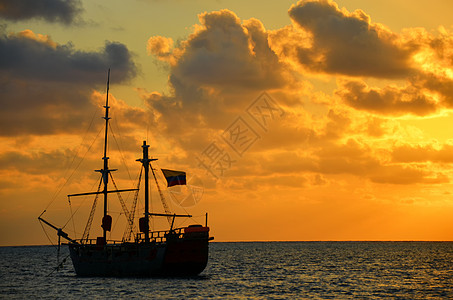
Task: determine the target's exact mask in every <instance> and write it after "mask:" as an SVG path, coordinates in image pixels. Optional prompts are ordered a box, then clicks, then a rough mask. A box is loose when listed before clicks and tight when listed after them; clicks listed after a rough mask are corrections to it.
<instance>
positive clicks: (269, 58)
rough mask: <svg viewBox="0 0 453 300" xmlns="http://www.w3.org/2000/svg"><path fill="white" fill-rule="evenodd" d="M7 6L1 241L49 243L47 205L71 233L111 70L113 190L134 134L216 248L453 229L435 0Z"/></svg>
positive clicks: (445, 8) (452, 45)
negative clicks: (191, 191)
mask: <svg viewBox="0 0 453 300" xmlns="http://www.w3.org/2000/svg"><path fill="white" fill-rule="evenodd" d="M54 1H55V2H56V3H57V2H59V1H57V0H54ZM22 2H23V1H15V2H14V3H15V4H7V5H4V6H3V7H2V8H0V24H1V26H0V29H1V31H2V36H1V39H0V57H1V58H0V85H1V89H0V93H1V94H0V102H1V110H0V245H30V244H47V243H49V240H48V239H47V237H46V235H45V234H44V232H43V230H42V229H41V226H40V225H39V223H38V221H37V217H38V216H39V215H40V214H41V212H42V211H43V210H44V209H47V212H46V214H45V215H44V217H45V218H46V219H48V220H49V221H51V222H53V223H55V224H57V225H58V226H65V229H66V230H67V231H68V232H69V233H70V234H71V235H72V236H76V237H80V235H81V231H83V226H84V222H85V221H86V219H87V213H88V211H89V209H90V207H91V200H92V199H85V198H84V199H76V198H72V199H71V206H68V199H67V197H66V195H67V194H70V193H78V192H86V191H91V190H95V189H96V185H97V180H98V173H95V172H93V170H94V169H99V168H101V167H102V160H101V157H102V150H101V147H102V140H101V139H99V138H98V139H96V137H97V136H98V137H99V136H102V134H100V132H101V131H102V126H103V123H102V119H101V118H100V117H101V116H102V114H103V112H102V105H103V101H104V99H105V82H106V74H107V69H108V68H109V67H110V68H111V70H112V71H111V86H110V99H111V106H112V110H111V111H112V117H113V119H112V123H111V125H112V126H111V127H112V130H113V132H114V134H115V135H114V136H111V137H110V144H109V150H110V153H109V156H110V158H111V159H110V164H111V167H112V168H118V169H119V171H118V172H115V174H114V176H115V178H116V181H117V183H118V185H119V188H131V187H133V186H134V179H135V178H136V176H137V174H138V172H139V165H138V163H137V162H135V159H137V158H139V157H140V156H141V151H142V150H141V147H140V146H141V144H142V141H143V140H145V139H146V140H147V141H148V143H150V144H151V152H152V155H153V156H155V157H158V158H159V161H158V165H159V167H163V168H168V169H175V170H186V171H187V176H188V181H189V183H191V184H192V186H196V187H199V188H202V190H203V193H202V196H201V197H200V196H199V195H197V199H196V200H197V203H196V204H195V205H192V204H191V203H190V205H189V204H187V205H186V206H190V207H185V208H181V207H180V206H179V205H178V203H177V201H179V200H178V199H179V198H178V199H176V200H175V199H173V201H172V195H173V196H175V195H176V194H175V193H174V192H173V193H172V194H171V195H170V194H166V196H167V201H168V203H169V205H170V206H171V208H172V209H174V210H175V211H177V212H185V211H187V212H190V213H192V214H194V215H196V216H197V218H196V220H197V221H199V222H203V214H204V212H208V213H209V225H210V227H211V230H212V231H211V232H212V234H213V235H214V236H215V240H216V241H256V240H260V241H261V240H272V241H275V240H285V241H286V240H294V241H306V240H310V241H311V240H452V239H453V222H452V221H451V220H452V214H453V195H452V192H451V188H452V183H451V182H452V179H453V173H452V172H451V167H452V163H453V140H452V139H451V137H450V136H453V135H452V134H451V132H450V131H451V130H450V129H449V128H450V127H451V126H450V124H452V122H453V116H452V113H451V110H452V108H453V50H452V49H453V28H452V24H451V21H450V19H449V16H448V14H446V12H451V11H452V9H453V7H452V4H451V3H450V2H449V1H441V0H436V1H419V2H417V4H414V3H412V1H410V2H409V1H404V0H400V1H396V0H394V1H382V2H379V4H380V5H379V6H378V5H376V4H375V1H366V3H362V2H363V1H353V0H350V1H347V0H344V1H337V2H334V1H327V0H320V1H314V0H313V1H312V0H308V1H305V0H303V1H299V2H295V1H294V2H293V1H275V2H265V3H263V4H261V2H260V1H250V2H247V4H245V3H243V2H241V1H215V3H212V2H213V1H196V2H190V4H189V1H187V2H185V1H143V0H137V1H131V4H130V6H129V4H128V7H124V2H122V1H111V4H110V5H109V6H105V3H104V2H103V1H75V0H74V1H67V2H66V5H67V7H61V6H57V5H55V6H52V7H49V8H48V9H46V10H43V11H41V10H40V8H39V6H38V5H37V6H36V7H32V6H30V5H22ZM37 2H39V1H37ZM373 3H374V4H373ZM427 12H429V14H428V13H427ZM428 16H429V17H428ZM118 147H119V148H120V150H121V151H118ZM82 158H83V160H82ZM74 170H75V171H74ZM68 178H69V180H68ZM183 192H184V193H186V194H184V193H183V195H182V196H181V195H179V196H178V197H183V198H184V197H186V195H188V194H187V191H183ZM124 197H125V199H126V201H127V203H128V204H129V203H131V201H132V196H131V195H124ZM153 199H154V200H156V195H155V192H154V194H153ZM181 199H182V198H181ZM184 199H185V198H184ZM113 201H116V199H115V200H113V199H112V204H111V206H110V210H111V214H112V216H114V218H117V219H119V221H118V222H119V223H117V225H118V226H120V225H121V222H124V220H123V221H121V218H122V217H124V216H121V215H119V211H120V208H119V205H118V204H114V203H113ZM49 203H50V204H49ZM99 205H100V204H99ZM142 206H143V204H139V207H142ZM99 207H100V206H99ZM153 208H154V209H156V210H162V208H160V204H159V202H158V201H157V202H155V203H154V204H153ZM75 211H77V214H76V216H79V215H80V218H77V219H76V220H74V222H73V221H72V220H70V222H68V223H67V221H68V219H69V216H70V215H71V214H72V213H74V212H75ZM99 211H100V209H99ZM99 223H100V221H99V220H98V219H95V221H94V225H93V227H96V228H97V229H96V230H99V228H100V226H99ZM114 224H115V221H114ZM154 225H155V226H156V227H157V226H160V224H159V222H158V221H156V223H155V224H154ZM180 225H185V224H184V223H181V224H180ZM98 227H99V228H98ZM74 228H75V229H74ZM48 233H49V234H51V238H52V239H53V240H55V238H54V235H55V234H54V232H51V231H49V232H48ZM120 237H121V236H120ZM112 238H116V236H113V235H112Z"/></svg>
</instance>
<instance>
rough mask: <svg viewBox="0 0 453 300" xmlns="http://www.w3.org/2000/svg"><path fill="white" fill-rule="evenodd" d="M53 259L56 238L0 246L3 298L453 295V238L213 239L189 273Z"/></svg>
mask: <svg viewBox="0 0 453 300" xmlns="http://www.w3.org/2000/svg"><path fill="white" fill-rule="evenodd" d="M67 254H68V251H67V249H66V247H63V248H62V251H61V257H62V258H64V257H66V256H67ZM55 266H56V248H55V247H53V246H28V247H0V298H4V299H27V298H46V299H65V298H66V299H81V298H89V299H126V298H127V299H129V298H148V299H382V298H392V299H453V242H250V243H242V242H241V243H211V244H210V261H209V263H208V266H207V268H206V269H205V271H204V272H203V273H202V274H201V275H199V276H197V277H189V278H84V277H77V276H76V275H75V273H74V271H73V268H72V263H71V261H70V259H69V258H68V260H67V261H66V263H65V264H64V266H63V268H62V269H61V270H60V271H58V272H53V273H52V270H53V269H54V267H55Z"/></svg>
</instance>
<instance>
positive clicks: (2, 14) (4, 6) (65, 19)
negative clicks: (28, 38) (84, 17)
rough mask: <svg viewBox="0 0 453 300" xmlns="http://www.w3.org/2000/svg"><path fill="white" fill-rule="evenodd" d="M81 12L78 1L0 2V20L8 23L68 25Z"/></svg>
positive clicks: (5, 0)
mask: <svg viewBox="0 0 453 300" xmlns="http://www.w3.org/2000/svg"><path fill="white" fill-rule="evenodd" d="M81 12H82V4H81V2H80V0H0V18H4V19H7V20H10V21H20V20H28V19H44V20H46V21H47V22H60V23H63V24H67V25H68V24H71V23H73V22H74V21H75V20H76V18H77V16H78V15H79V14H80V13H81Z"/></svg>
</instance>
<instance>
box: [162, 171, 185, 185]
mask: <svg viewBox="0 0 453 300" xmlns="http://www.w3.org/2000/svg"><path fill="white" fill-rule="evenodd" d="M162 173H164V176H165V179H167V187H171V186H174V185H185V184H186V172H183V171H174V170H168V169H162Z"/></svg>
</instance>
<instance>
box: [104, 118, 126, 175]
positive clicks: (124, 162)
mask: <svg viewBox="0 0 453 300" xmlns="http://www.w3.org/2000/svg"><path fill="white" fill-rule="evenodd" d="M109 127H110V132H111V133H112V136H113V139H114V140H115V143H116V146H117V147H118V150H119V152H120V156H121V161H122V163H123V165H124V167H125V168H126V171H127V175H128V176H129V179H130V180H132V177H131V173H130V172H129V168H128V167H127V164H126V160H125V159H124V155H123V151H122V150H121V147H120V145H119V143H118V140H117V139H116V136H115V133H114V132H113V128H112V125H110V123H109ZM117 127H118V126H117ZM118 131H119V130H118Z"/></svg>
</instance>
